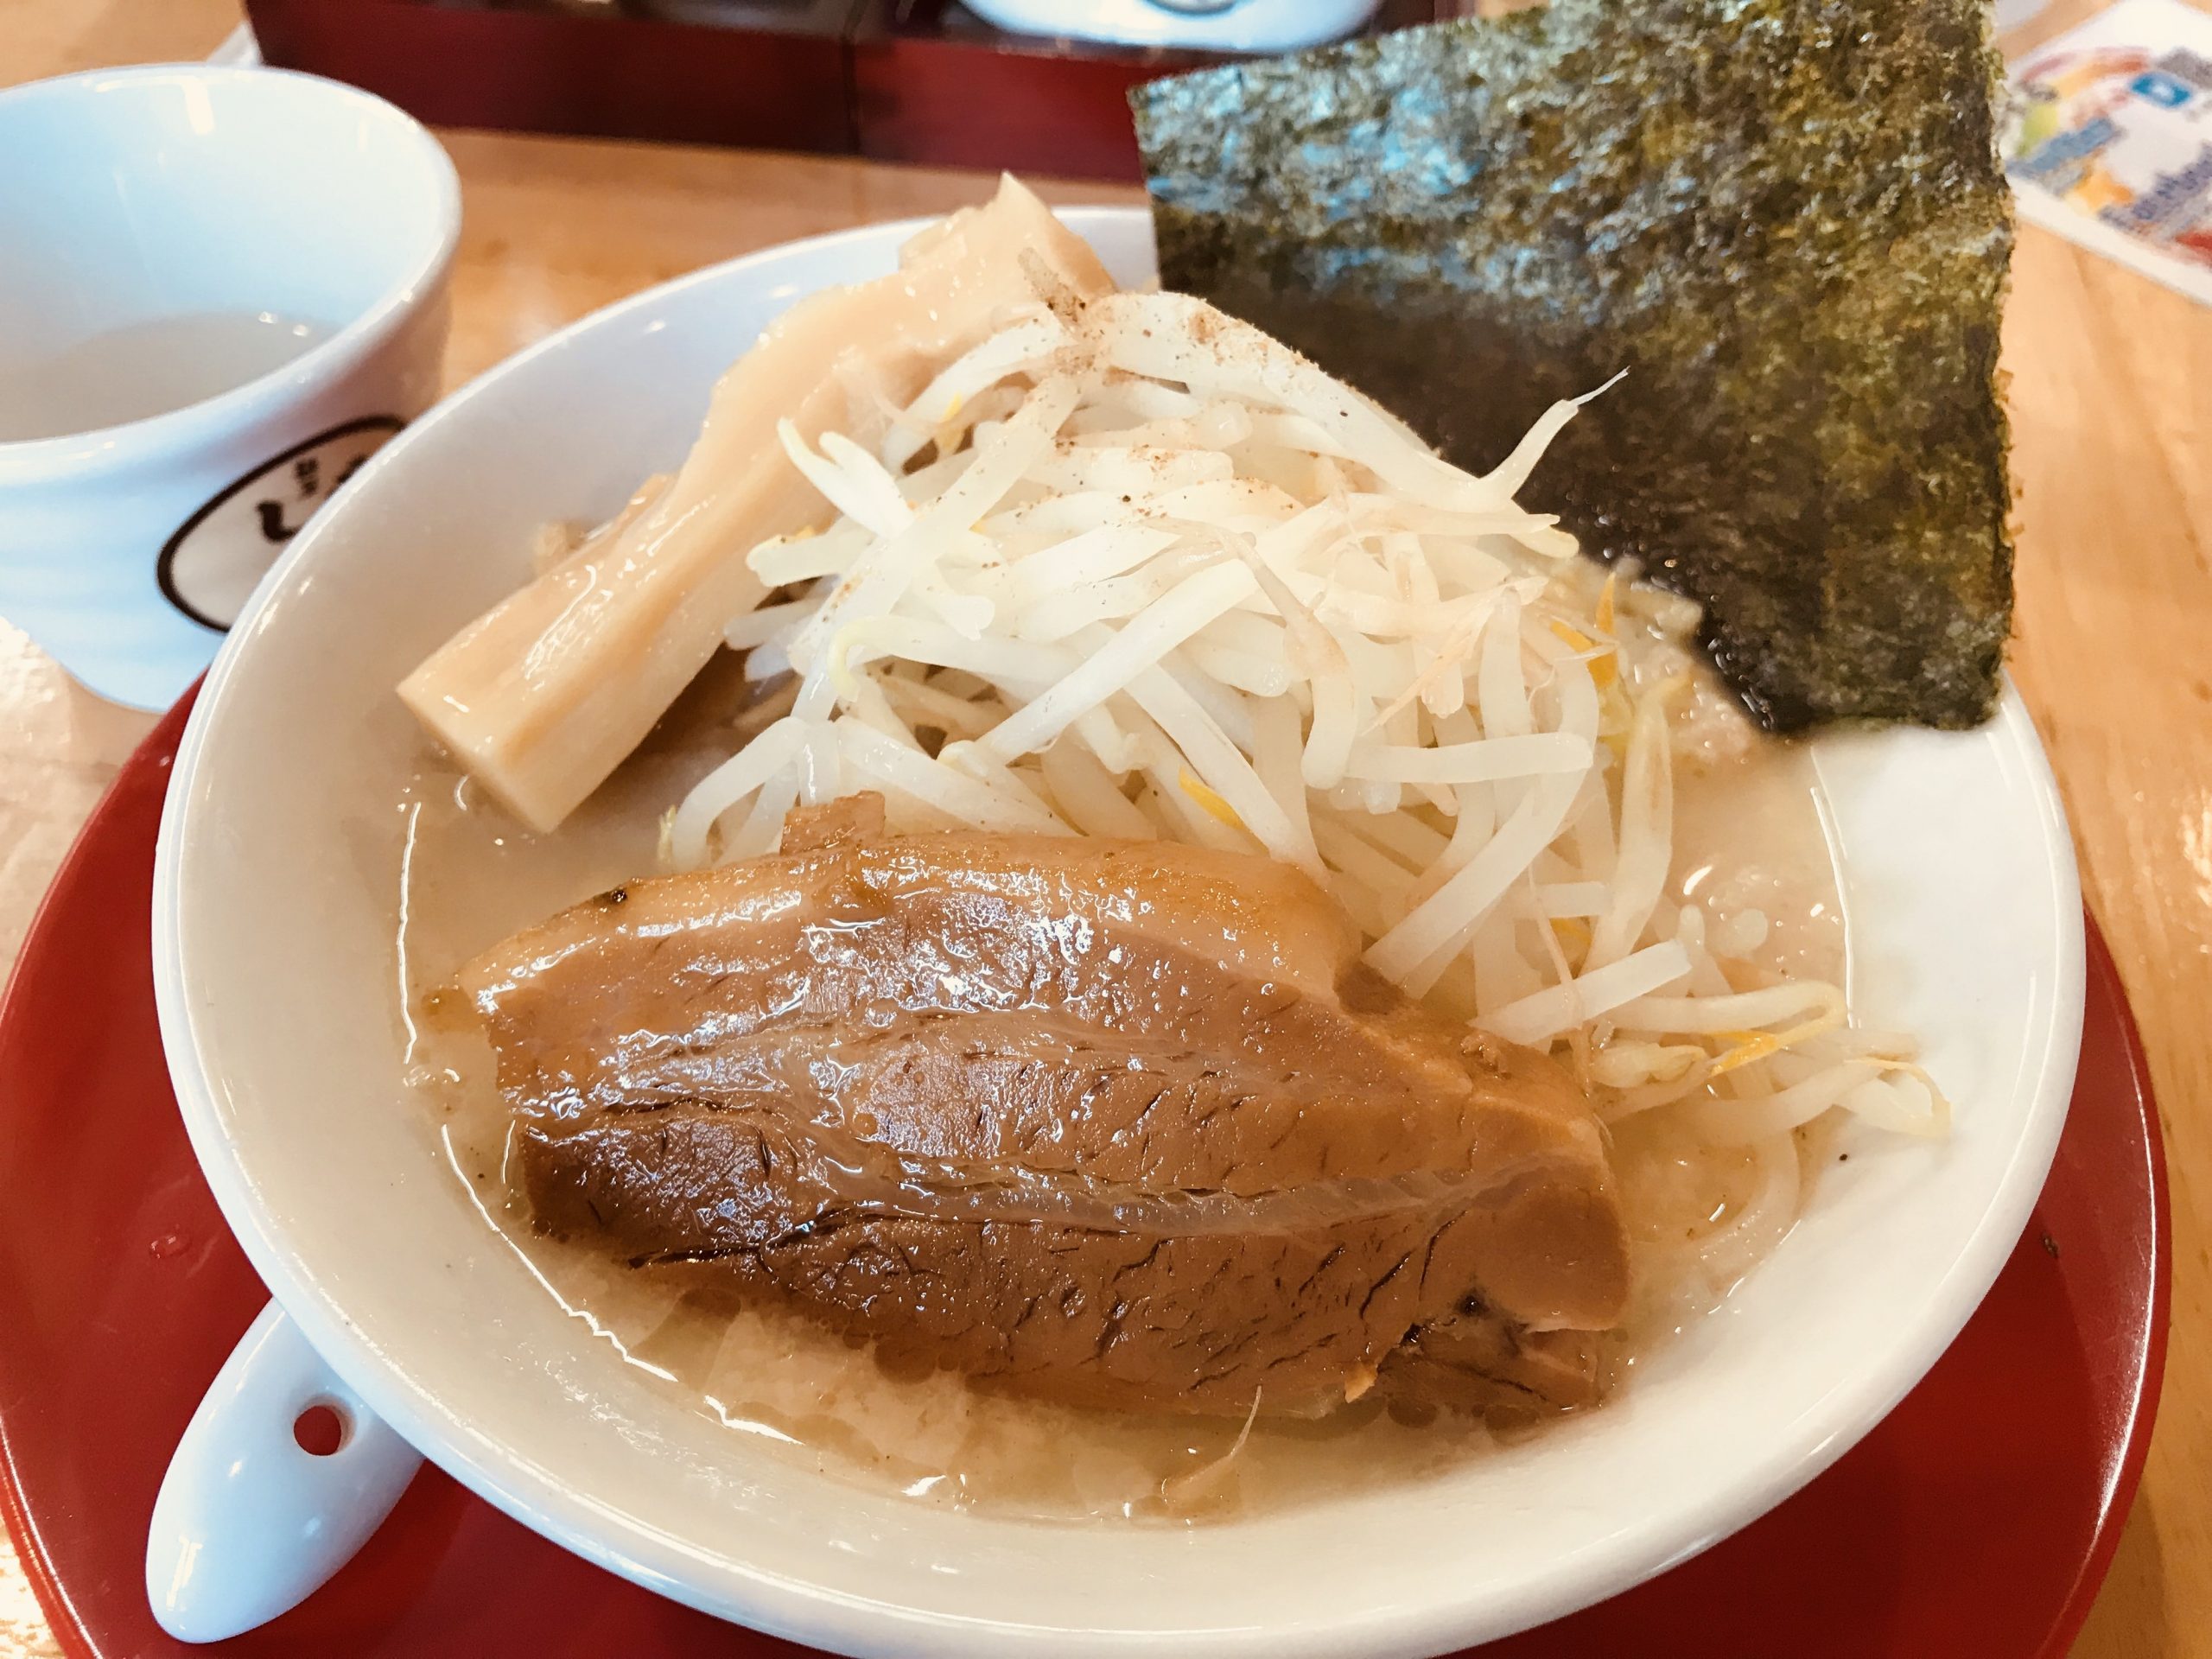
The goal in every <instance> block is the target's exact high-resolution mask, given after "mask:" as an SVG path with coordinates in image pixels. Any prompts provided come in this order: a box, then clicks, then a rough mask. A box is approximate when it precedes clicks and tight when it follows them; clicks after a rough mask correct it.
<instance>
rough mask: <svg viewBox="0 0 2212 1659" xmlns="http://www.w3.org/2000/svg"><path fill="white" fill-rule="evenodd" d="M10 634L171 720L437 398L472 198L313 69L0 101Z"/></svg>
mask: <svg viewBox="0 0 2212 1659" xmlns="http://www.w3.org/2000/svg"><path fill="white" fill-rule="evenodd" d="M0 156H4V157H6V158H7V165H6V166H5V167H3V168H0V616H5V617H6V618H7V619H8V620H10V621H11V622H13V623H15V624H16V626H19V627H21V628H22V629H23V630H24V631H25V632H28V633H29V634H30V635H31V637H32V638H33V639H35V640H37V641H38V643H39V644H40V645H43V646H44V647H45V648H46V649H47V650H48V651H49V652H52V653H53V654H54V656H55V657H57V658H60V661H61V663H62V664H63V666H64V667H66V668H67V669H68V670H69V671H70V672H71V673H73V674H74V675H75V676H76V677H78V678H79V679H80V680H82V681H83V682H84V683H86V685H87V686H89V687H91V688H92V690H95V691H97V692H99V693H100V694H101V695H102V696H108V697H112V698H114V699H115V700H117V701H118V702H127V703H134V704H137V705H138V706H139V707H142V708H162V707H166V706H167V705H168V703H170V702H173V701H175V698H176V696H178V695H179V694H180V693H181V691H183V690H184V689H185V687H186V686H188V684H190V683H191V682H192V680H193V678H194V676H196V675H197V674H198V673H199V672H200V670H202V669H203V668H205V667H206V666H207V662H208V659H209V658H211V657H213V654H214V652H215V648H216V647H217V646H218V645H220V644H221V643H222V638H223V632H224V630H225V629H226V628H227V627H228V626H230V624H231V622H232V620H233V619H235V618H236V617H237V616H238V613H240V611H241V610H242V609H243V608H244V606H245V600H246V596H247V595H248V594H250V593H251V591H252V589H253V588H254V585H255V583H256V582H258V581H259V580H260V577H261V575H262V574H263V572H264V571H265V570H267V569H268V568H269V566H270V563H272V562H273V561H274V559H275V557H276V556H277V553H278V552H279V551H281V550H282V549H283V544H284V543H285V542H287V541H289V539H290V537H291V536H292V535H293V533H294V532H295V531H297V530H298V528H299V526H300V524H301V521H302V519H303V518H305V516H306V515H307V513H308V512H310V511H311V510H313V509H314V508H315V506H316V505H319V504H320V503H321V501H322V500H324V499H326V498H327V496H328V495H329V494H330V493H331V492H332V491H334V489H336V488H337V487H338V486H339V485H340V484H341V483H343V482H344V481H345V480H346V478H347V477H348V476H349V475H350V474H352V473H353V470H354V469H355V468H356V467H359V465H360V464H361V463H362V462H363V461H365V460H366V459H367V458H368V457H369V455H371V454H373V453H374V452H375V451H376V449H377V448H378V447H379V446H380V445H382V444H383V442H385V439H387V438H389V437H390V436H391V435H392V434H393V433H394V432H397V430H398V429H400V428H401V427H402V426H403V425H404V424H405V423H407V422H408V421H410V420H411V419H412V418H413V417H414V416H416V415H419V414H420V413H422V411H423V410H424V409H425V408H427V407H428V406H429V404H430V402H431V401H432V399H433V398H434V397H435V396H436V394H437V390H438V383H439V372H440V359H441V357H442V353H443V350H444V345H445V335H446V320H447V308H446V292H445V289H446V277H447V273H448V268H449V267H450V265H451V264H452V258H453V251H454V242H455V239H456V238H457V236H458V234H459V231H460V225H461V192H460V185H459V182H458V181H457V180H456V179H455V177H454V170H453V164H452V163H451V162H450V161H448V159H447V156H446V154H445V152H444V151H443V150H442V149H440V148H439V146H438V143H437V141H436V140H435V138H433V137H430V135H429V133H428V132H426V131H425V130H423V128H422V127H421V126H420V125H418V124H416V122H415V121H413V120H412V119H410V118H409V117H407V116H406V115H404V114H403V113H401V112H400V111H398V110H396V109H394V108H393V107H392V106H391V105H389V104H386V103H385V102H384V101H383V100H382V99H376V98H372V97H371V96H369V95H368V94H367V93H365V92H358V91H355V90H354V89H353V88H351V87H347V86H340V85H338V84H337V83H335V82H333V81H327V80H322V79H317V78H315V77H314V76H311V75H299V74H291V73H285V72H283V71H279V70H270V69H259V68H217V67H210V66H207V65H204V64H194V65H171V66H156V67H149V68H141V69H118V70H96V71H93V72H92V73H86V74H81V75H72V76H67V77H65V78H63V79H57V80H48V81H41V82H38V83H35V84H34V85H31V86H22V87H19V88H16V89H15V90H13V91H11V92H5V93H0Z"/></svg>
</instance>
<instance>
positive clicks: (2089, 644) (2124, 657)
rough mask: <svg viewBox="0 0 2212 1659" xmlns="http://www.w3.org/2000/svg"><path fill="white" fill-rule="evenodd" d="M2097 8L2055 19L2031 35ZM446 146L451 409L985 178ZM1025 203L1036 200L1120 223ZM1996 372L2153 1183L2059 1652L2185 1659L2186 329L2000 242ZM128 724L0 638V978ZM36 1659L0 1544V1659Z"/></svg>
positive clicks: (2191, 369)
mask: <svg viewBox="0 0 2212 1659" xmlns="http://www.w3.org/2000/svg"><path fill="white" fill-rule="evenodd" d="M2095 3H2096V0H2057V3H2056V4H2055V5H2054V6H2053V7H2052V8H2051V10H2050V11H2048V12H2046V13H2045V14H2044V16H2043V17H2042V18H2041V19H2040V20H2038V22H2037V23H2036V24H2035V25H2033V26H2032V29H2033V34H2032V35H2027V36H2026V38H2029V39H2033V38H2037V37H2040V36H2042V35H2047V34H2049V33H2051V32H2054V31H2055V30H2056V29H2057V28H2059V27H2062V26H2063V25H2064V24H2065V23H2067V22H2070V21H2072V20H2073V19H2074V18H2075V17H2076V16H2080V15H2082V14H2083V13H2086V12H2087V11H2088V10H2094V6H2095ZM236 21H237V12H236V9H235V0H0V85H6V84H9V83H11V82H15V81H21V80H28V79H38V78H40V77H42V76H45V75H48V74H55V73H64V72H66V71H69V70H73V69H79V68H86V67H96V66H99V65H103V64H115V63H124V62H133V61H145V60H159V59H188V58H200V57H204V56H206V55H207V53H208V52H209V51H210V50H212V49H213V48H214V46H215V45H216V44H217V42H219V41H220V40H221V39H222V38H223V36H224V35H226V33H227V32H228V31H229V29H231V28H232V25H233V24H234V23H235V22H236ZM2018 43H2019V42H2017V41H2008V44H2011V45H2017V44H2018ZM445 137H446V139H447V142H448V144H449V146H450V148H451V149H452V151H453V154H454V161H455V162H456V163H457V164H458V166H459V168H460V169H461V183H462V188H463V194H464V205H465V213H466V228H465V231H464V233H463V237H462V242H461V257H460V262H459V265H458V268H457V270H456V273H455V277H454V335H453V340H452V344H451V346H450V347H449V348H448V356H447V365H446V366H447V377H448V384H449V385H458V384H459V383H460V382H461V381H463V380H466V379H467V378H469V377H471V376H473V375H474V374H477V373H479V372H481V371H482V370H484V369H486V368H488V367H489V366H490V365H493V364H494V363H496V362H498V361H499V359H502V358H504V357H505V356H507V355H508V354H509V353H512V352H514V351H516V350H518V348H520V347H521V346H525V345H527V344H529V343H530V342H531V340H535V339H537V338H538V337H539V336H540V335H542V334H545V333H547V332H548V331H550V330H551V329H554V328H557V327H561V326H562V325H563V324H564V323H567V322H569V321H572V320H573V319H575V318H577V317H580V316H582V315H584V314H585V313H587V312H588V311H591V310H593V309H594V308H598V307H600V306H601V305H604V304H606V303H607V302H609V301H612V300H615V299H619V298H620V297H622V296H624V295H626V294H630V293H632V292H635V291H636V290H637V289H641V288H644V287H645V286H647V285H649V284H651V283H658V282H660V281H662V280H663V279H664V278H667V277H674V276H677V275H678V274H679V273H681V272H683V271H687V270H693V269H695V268H696V267H697V266H700V265H703V264H709V263H711V262H713V261H715V260H719V259H724V258H728V257H731V256H732V255H734V254H738V253H741V252H744V251H747V250H748V249H753V248H759V247H763V246H766V245H769V244H772V243H776V242H782V241H785V240H787V239H789V238H792V237H798V236H809V235H813V234H815V233H817V232H823V231H829V230H835V229H839V228H842V227H844V226H851V225H859V224H862V223H865V222H867V221H869V220H872V219H891V218H897V217H900V216H904V215H907V214H914V213H942V212H944V211H945V210H947V209H949V208H950V207H956V206H957V205H959V204H961V203H963V202H967V201H970V200H976V199H978V198H980V197H981V196H982V195H983V194H986V193H987V190H988V183H989V181H988V179H986V178H985V177H983V176H982V175H974V174H961V173H948V172H931V171H923V170H916V169H901V168H885V167H877V166H871V165H866V164H861V163H856V162H835V161H820V160H809V159H802V158H797V157H791V156H768V155H760V154H740V153H732V152H726V151H706V150H694V149H666V148H657V147H647V146H641V145H628V144H612V143H577V142H571V141H563V140H549V139H536V138H523V137H505V136H497V135H489V134H481V133H458V132H456V133H449V134H447V135H445ZM1042 188H1044V190H1045V193H1046V195H1047V196H1048V197H1050V198H1051V199H1052V200H1062V201H1066V200H1136V199H1137V197H1136V194H1135V192H1134V191H1131V190H1128V189H1116V188H1109V187H1102V186H1097V185H1082V184H1075V185H1063V186H1058V187H1053V186H1051V185H1049V184H1047V185H1044V186H1043V187H1042ZM2005 361H2006V365H2007V366H2008V368H2009V369H2010V370H2011V373H2012V418H2013V444H2014V448H2013V474H2014V477H2015V478H2016V479H2017V480H2019V489H2020V501H2019V525H2020V558H2019V615H2018V633H2017V637H2016V638H2015V639H2014V641H2013V645H2012V668H2013V672H2014V673H2015V674H2016V675H2017V676H2018V680H2019V683H2020V686H2021V689H2022V690H2023V691H2024V693H2025V695H2026V696H2027V699H2028V702H2029V703H2030V705H2031V708H2032V709H2033V710H2034V713H2035V716H2036V720H2037V723H2038V725H2039V726H2040V727H2041V728H2042V730H2043V734H2044V741H2046V742H2047V743H2048V744H2049V745H2050V749H2051V753H2052V757H2053V760H2055V762H2056V767H2057V771H2058V777H2059V780H2060V783H2061V785H2062V786H2063V789H2064V791H2065V796H2066V804H2067V809H2068V810H2069V813H2070V814H2071V815H2072V818H2073V823H2074V832H2075V841H2076V843H2077V845H2078V847H2079V849H2080V852H2081V858H2082V871H2083V876H2084V881H2083V885H2084V887H2085V888H2086V890H2087V892H2088V897H2089V901H2090V903H2091V905H2092V906H2094V909H2095V912H2096V914H2097V916H2098V918H2100V920H2101V922H2102V923H2103V925H2104V929H2105V932H2106V936H2107V938H2108V939H2109V940H2110V941H2111V944H2112V948H2113V954H2114V955H2115V956H2116V957H2118V959H2119V963H2120V971H2121V973H2122V975H2123V976H2124V977H2125V979H2126V984H2127V988H2128V994H2129V995H2130V996H2131V998H2132V999H2133V1002H2134V1005H2135V1010H2136V1014H2137V1016H2138V1018H2139V1020H2140V1021H2141V1024H2142V1028H2143V1037H2144V1040H2145V1045H2146V1046H2147V1047H2148V1049H2149V1051H2150V1058H2151V1066H2152V1073H2153V1075H2154V1077H2155V1078H2156V1082H2157V1086H2158V1096H2159V1101H2160V1104H2161V1108H2162V1115H2163V1118H2164V1125H2165V1132H2166V1144H2167V1151H2168V1156H2169V1159H2170V1166H2171V1177H2172V1185H2173V1217H2174V1230H2175V1250H2174V1299H2173V1311H2174V1322H2173V1336H2172V1344H2171V1350H2170V1355H2169V1359H2168V1364H2167V1374H2166V1389H2165V1400H2164V1407H2163V1408H2162V1411H2161V1414H2160V1417H2159V1421H2158V1433H2157V1438H2156V1440H2154V1442H2153V1445H2152V1453H2151V1463H2150V1469H2149V1472H2148V1474H2147V1475H2146V1476H2145V1480H2144V1484H2143V1490H2142V1493H2141V1496H2140V1497H2139V1498H2138V1500H2137V1502H2136V1505H2135V1510H2134V1514H2133V1517H2132V1519H2131V1520H2130V1522H2129V1523H2128V1527H2127V1530H2126V1536H2125V1537H2124V1539H2123V1541H2122V1542H2121V1544H2120V1553H2119V1556H2118V1559H2117V1560H2116V1561H2115V1562H2114V1564H2113V1570H2112V1574H2111V1577H2110V1579H2109V1580H2108V1581H2107V1585H2106V1586H2105V1589H2104V1592H2103V1594H2102V1596H2101V1598H2100V1599H2099V1601H2098V1603H2097V1605H2096V1609H2095V1611H2094V1613H2093V1614H2092V1616H2091V1618H2090V1620H2089V1624H2088V1628H2087V1630H2085V1631H2084V1633H2083V1635H2082V1639H2081V1641H2080V1643H2079V1644H2078V1646H2077V1648H2076V1649H2075V1653H2076V1656H2077V1659H2169V1656H2181V1655H2212V1116H2208V1115H2207V1111H2206V1107H2207V1104H2208V1103H2212V310H2208V309H2206V308H2202V307H2199V306H2197V305H2195V304H2193V303H2191V302H2190V301H2188V300H2186V299H2183V297H2182V296H2179V295H2177V294H2174V293H2171V292H2169V291H2167V290H2166V289H2161V288H2158V287H2157V286H2156V285H2154V284H2152V283H2150V282H2147V281H2145V279H2144V278H2142V277H2137V276H2134V275H2132V274H2130V273H2129V272H2127V271H2125V270H2121V269H2120V268H2119V267H2118V266H2116V265H2113V264H2107V263H2106V262H2104V261H2102V260H2101V259H2098V258H2096V257H2093V256H2091V255H2089V254H2088V253H2085V252H2082V251H2080V250H2078V249H2076V248H2075V247H2073V246H2072V245H2069V244H2068V243H2065V242H2063V241H2061V240H2059V239H2058V238H2055V237H2052V236H2050V235H2048V234H2045V233H2044V232H2040V231H2037V230H2035V229H2033V228H2031V227H2023V229H2022V231H2021V233H2020V244H2019V252H2018V258H2017V260H2016V262H2015V264H2014V270H2013V293H2012V306H2011V310H2010V313H2009V315H2008V317H2007V319H2006V326H2005ZM150 723H151V718H150V716H147V715H139V714H136V713H133V712H130V711H129V710H125V709H117V708H115V707H113V706H111V705H110V704H107V703H105V702H101V701H99V699H98V698H96V697H93V696H91V695H90V694H89V693H87V692H86V691H84V690H80V689H79V688H78V687H77V686H76V685H75V684H74V683H72V682H71V681H70V680H69V679H68V678H67V676H65V675H64V674H63V673H62V672H61V671H60V670H59V669H58V668H57V667H55V666H54V664H53V662H52V661H51V660H50V659H48V658H47V657H46V656H45V655H44V654H43V653H41V652H40V651H38V650H37V648H36V647H35V646H34V645H31V644H30V643H29V640H27V639H24V637H23V636H22V634H21V633H20V632H17V631H16V630H15V629H14V628H12V627H10V626H7V625H6V624H5V622H4V621H0V969H4V968H5V967H6V965H7V964H8V963H10V962H11V961H12V959H13V957H14V956H15V954H16V949H17V946H18V945H19V944H20V942H21V940H22V933H23V930H24V929H25V927H26V926H27V925H29V920H30V916H31V912H32V910H33V908H34V906H35V905H36V903H37V901H38V898H39V895H40V893H41V892H42V891H43V889H44V887H45V885H46V882H47V880H48V877H49V875H50V874H52V872H53V870H54V866H55V865H56V864H57V863H58V862H59V861H60V858H61V855H62V854H63V852H64V851H65V850H66V849H67V846H68V843H69V841H70V838H71V837H72V836H73V835H74V834H75V832H76V829H77V827H78V825H79V823H80V822H81V821H82V820H83V818H84V817H85V815H86V812H87V811H89V810H91V807H92V803H93V802H94V801H95V800H96V799H97V798H98V797H99V793H100V791H101V790H102V788H103V787H104V786H105V784H106V782H107V780H108V779H109V778H110V776H111V775H112V773H113V772H114V770H115V768H116V766H117V765H118V763H119V762H120V761H121V760H123V758H124V756H125V755H126V754H127V753H129V752H130V748H131V747H132V746H133V745H134V744H135V743H136V742H137V741H138V739H139V738H140V736H141V735H143V733H144V732H145V730H146V728H148V726H149V724H150ZM56 1651H57V1649H55V1647H54V1643H53V1640H52V1638H51V1637H50V1636H49V1635H48V1633H47V1630H46V1629H45V1626H44V1624H43V1622H42V1620H41V1618H40V1616H39V1612H38V1609H37V1606H36V1605H35V1602H34V1601H33V1599H32V1598H31V1596H30V1593H29V1588H28V1586H27V1585H26V1584H25V1582H24V1579H23V1575H22V1569H21V1568H20V1567H19V1566H18V1565H17V1564H16V1560H15V1557H14V1555H13V1554H12V1552H10V1551H8V1550H7V1549H6V1547H5V1544H4V1541H0V1659H32V1656H36V1659H45V1656H49V1655H52V1654H54V1653H55V1652H56ZM1976 1659H1978V1656H1976Z"/></svg>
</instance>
